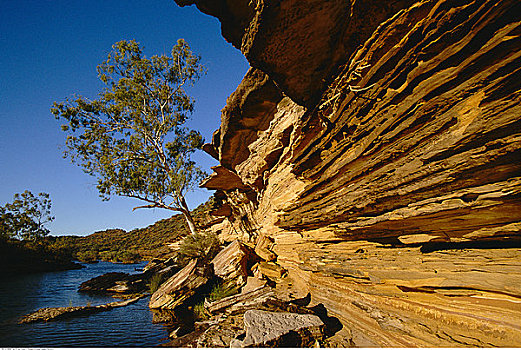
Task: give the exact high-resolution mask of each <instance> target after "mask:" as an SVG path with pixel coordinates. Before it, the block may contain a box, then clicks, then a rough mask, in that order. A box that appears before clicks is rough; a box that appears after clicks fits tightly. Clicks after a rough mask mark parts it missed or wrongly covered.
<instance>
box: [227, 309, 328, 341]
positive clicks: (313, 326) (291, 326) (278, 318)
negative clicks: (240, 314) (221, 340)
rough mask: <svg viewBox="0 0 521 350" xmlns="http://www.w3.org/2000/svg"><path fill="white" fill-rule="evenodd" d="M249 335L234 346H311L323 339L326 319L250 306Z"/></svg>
mask: <svg viewBox="0 0 521 350" xmlns="http://www.w3.org/2000/svg"><path fill="white" fill-rule="evenodd" d="M244 327H245V330H246V336H245V338H244V340H243V341H242V342H241V341H238V340H235V341H233V342H232V344H230V346H233V347H259V346H261V347H262V346H270V347H272V346H283V347H296V346H299V347H309V346H312V345H314V344H315V342H316V341H317V340H322V339H323V330H324V323H323V322H322V320H321V319H320V318H319V317H318V316H316V315H310V314H304V315H303V314H295V313H289V312H269V311H261V310H248V311H246V313H245V314H244Z"/></svg>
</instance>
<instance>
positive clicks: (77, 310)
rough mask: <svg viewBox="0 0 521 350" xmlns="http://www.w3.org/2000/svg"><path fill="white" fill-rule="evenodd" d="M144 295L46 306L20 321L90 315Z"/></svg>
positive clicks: (125, 304) (125, 303) (46, 320)
mask: <svg viewBox="0 0 521 350" xmlns="http://www.w3.org/2000/svg"><path fill="white" fill-rule="evenodd" d="M142 297H144V295H142V296H137V297H134V298H132V299H128V300H124V301H115V302H113V303H108V304H103V305H97V306H69V307H45V308H42V309H38V310H37V311H35V312H33V313H30V314H29V315H26V316H24V317H22V319H21V320H20V322H19V323H33V322H40V321H41V322H48V321H54V320H57V319H62V318H67V317H73V316H80V315H89V314H93V313H97V312H101V311H108V310H111V309H113V308H115V307H122V306H127V305H129V304H132V303H135V302H136V301H138V300H139V299H141V298H142Z"/></svg>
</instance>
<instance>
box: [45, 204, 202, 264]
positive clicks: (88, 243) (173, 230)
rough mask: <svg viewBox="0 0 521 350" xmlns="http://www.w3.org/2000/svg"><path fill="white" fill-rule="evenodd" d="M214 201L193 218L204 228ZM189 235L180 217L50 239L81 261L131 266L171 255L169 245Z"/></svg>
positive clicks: (194, 213)
mask: <svg viewBox="0 0 521 350" xmlns="http://www.w3.org/2000/svg"><path fill="white" fill-rule="evenodd" d="M211 205H212V201H211V200H209V201H208V202H206V203H204V204H201V205H200V206H199V207H197V208H196V209H195V210H194V211H193V212H192V215H193V217H194V221H195V222H196V223H197V224H198V225H201V224H202V223H204V222H205V221H207V220H208V218H207V216H208V211H209V208H210V206H211ZM189 233H190V230H189V228H188V225H187V224H186V220H185V219H184V217H183V216H182V215H181V214H178V215H174V216H172V217H170V218H168V219H164V220H159V221H157V222H156V223H154V224H152V225H150V226H147V227H145V228H138V229H134V230H131V231H125V230H122V229H108V230H104V231H98V232H95V233H93V234H91V235H88V236H85V237H77V236H60V237H47V238H46V240H52V241H53V242H52V244H53V245H54V246H56V247H59V248H60V249H64V250H67V251H69V252H70V253H71V254H72V256H73V257H74V258H75V259H77V260H79V261H82V262H87V263H92V262H96V261H99V260H101V261H109V262H120V263H132V262H137V261H143V260H150V259H152V258H156V257H161V256H163V255H165V254H167V253H169V252H170V249H169V248H168V246H167V244H168V243H172V242H176V241H179V240H180V239H181V238H182V237H184V236H187V235H188V234H189Z"/></svg>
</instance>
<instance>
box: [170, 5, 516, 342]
mask: <svg viewBox="0 0 521 350" xmlns="http://www.w3.org/2000/svg"><path fill="white" fill-rule="evenodd" d="M176 2H177V3H178V4H180V5H190V4H196V5H197V7H198V8H199V9H200V10H201V11H203V12H205V13H208V14H211V15H214V16H216V17H218V18H219V20H220V21H221V23H222V33H223V36H224V37H225V38H226V39H227V40H228V41H230V42H231V43H232V44H233V45H234V46H235V47H236V48H238V49H240V50H241V51H242V52H243V53H244V55H245V56H246V58H247V59H248V60H249V62H250V63H251V65H252V67H253V68H251V69H250V71H249V72H248V73H247V74H246V76H245V78H244V80H243V82H242V83H241V84H240V85H239V87H238V88H237V90H236V92H234V93H233V94H232V95H231V96H230V98H229V99H228V101H227V105H226V107H225V108H224V109H223V111H222V119H221V120H222V123H221V127H220V128H219V130H218V131H216V133H215V134H214V137H213V140H212V142H211V143H210V144H207V145H205V150H207V152H208V153H209V154H211V155H212V156H213V157H215V158H217V159H218V160H219V161H220V164H221V165H220V166H218V167H216V169H215V173H214V174H213V175H212V176H211V177H210V178H209V179H207V180H206V181H205V183H204V184H203V185H204V186H205V187H207V188H209V189H214V190H216V195H215V197H216V199H217V206H216V207H215V208H214V209H215V210H214V214H215V215H221V216H225V217H226V219H225V220H224V221H222V222H221V223H219V224H218V225H215V226H214V227H213V230H215V231H218V232H220V234H221V237H222V238H223V239H225V240H230V241H231V240H232V239H235V238H239V239H241V240H242V241H243V242H246V243H248V244H250V245H251V246H255V250H256V252H257V254H258V255H259V256H260V257H262V258H263V259H265V260H267V261H271V262H272V263H273V264H274V265H277V266H279V267H280V268H281V271H285V272H284V273H281V278H280V279H279V280H278V282H279V283H278V285H277V288H278V290H279V292H280V294H281V295H283V294H288V295H289V294H291V295H292V296H293V297H295V296H305V295H306V294H307V293H310V294H311V298H312V303H314V304H318V303H322V304H324V306H325V307H326V308H327V309H328V310H329V312H330V313H331V314H333V315H335V316H336V317H338V318H339V319H340V320H341V322H342V324H343V326H344V327H343V329H342V330H341V331H340V332H338V333H337V336H335V337H333V338H332V339H331V343H330V345H343V346H399V347H404V346H405V347H413V346H448V347H452V346H521V323H520V320H521V269H520V267H521V232H520V231H521V200H520V194H521V117H520V116H521V107H520V103H521V15H520V14H521V3H519V2H518V1H514V0H510V1H509V0H502V1H487V0H481V1H477V0H476V1H474V0H458V1H456V0H423V1H418V2H416V1H414V0H411V1H406V0H403V1H389V2H381V1H376V0H372V1H370V0H366V1H341V0H335V1H323V0H305V1H294V0H285V1H275V0H256V1H249V0H220V1H215V0H212V1H210V0H176ZM286 272H287V273H286ZM284 276H286V277H285V278H282V277H284Z"/></svg>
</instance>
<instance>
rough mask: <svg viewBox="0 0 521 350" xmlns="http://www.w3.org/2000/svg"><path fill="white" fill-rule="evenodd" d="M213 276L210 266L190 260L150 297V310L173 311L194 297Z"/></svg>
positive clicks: (196, 260)
mask: <svg viewBox="0 0 521 350" xmlns="http://www.w3.org/2000/svg"><path fill="white" fill-rule="evenodd" d="M212 275H213V268H212V265H211V264H210V265H207V264H205V263H202V262H201V261H199V260H198V259H193V260H191V261H190V262H189V263H188V265H186V266H185V267H184V268H183V269H182V270H181V271H179V272H178V273H176V274H175V275H174V276H172V277H170V278H169V279H168V280H167V281H166V282H165V283H163V284H162V285H161V286H160V287H159V289H158V290H157V291H155V292H154V294H152V296H151V297H150V302H149V307H150V308H152V309H155V308H162V309H174V308H175V307H177V306H179V305H181V304H182V303H183V302H184V301H185V300H186V299H188V298H189V297H191V296H192V295H194V294H195V293H196V292H197V290H198V289H199V288H200V287H202V286H204V285H205V284H206V282H208V281H209V279H210V278H211V277H212Z"/></svg>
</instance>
